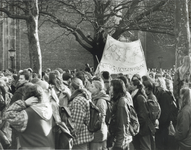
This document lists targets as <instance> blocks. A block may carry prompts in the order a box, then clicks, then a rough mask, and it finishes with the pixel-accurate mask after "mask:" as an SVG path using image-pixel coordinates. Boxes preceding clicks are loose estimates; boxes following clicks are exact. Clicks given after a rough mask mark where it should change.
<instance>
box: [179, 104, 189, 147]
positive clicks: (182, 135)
mask: <svg viewBox="0 0 191 150" xmlns="http://www.w3.org/2000/svg"><path fill="white" fill-rule="evenodd" d="M175 138H176V139H177V140H178V141H179V142H180V144H181V145H182V146H183V147H187V148H190V149H191V106H190V105H186V106H184V107H183V108H182V109H181V110H180V111H179V113H178V119H177V126H176V133H175Z"/></svg>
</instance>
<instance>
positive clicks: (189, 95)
mask: <svg viewBox="0 0 191 150" xmlns="http://www.w3.org/2000/svg"><path fill="white" fill-rule="evenodd" d="M180 95H182V104H181V108H183V107H184V106H186V105H191V89H190V88H188V87H184V88H182V89H181V90H180Z"/></svg>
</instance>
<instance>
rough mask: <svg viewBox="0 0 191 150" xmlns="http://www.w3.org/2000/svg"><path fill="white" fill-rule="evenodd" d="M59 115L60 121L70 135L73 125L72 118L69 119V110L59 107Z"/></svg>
mask: <svg viewBox="0 0 191 150" xmlns="http://www.w3.org/2000/svg"><path fill="white" fill-rule="evenodd" d="M59 114H60V117H61V121H63V122H64V123H65V124H66V126H67V127H68V129H69V130H70V132H71V133H72V132H73V130H74V124H73V123H72V118H71V112H70V109H69V108H68V107H67V106H60V107H59Z"/></svg>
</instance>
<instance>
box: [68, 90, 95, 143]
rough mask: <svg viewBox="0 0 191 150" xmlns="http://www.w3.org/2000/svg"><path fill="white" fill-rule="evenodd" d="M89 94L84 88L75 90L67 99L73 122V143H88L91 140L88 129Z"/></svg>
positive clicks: (91, 134)
mask: <svg viewBox="0 0 191 150" xmlns="http://www.w3.org/2000/svg"><path fill="white" fill-rule="evenodd" d="M89 98H90V97H89V95H88V93H87V91H86V90H85V89H84V90H83V89H80V90H76V91H75V92H74V93H73V94H72V96H71V99H70V101H69V109H70V111H71V118H72V123H73V124H74V131H73V132H72V135H73V136H74V145H79V144H85V143H89V142H90V141H92V140H93V138H94V136H93V133H90V132H89V131H88V128H87V125H88V124H89V121H90V103H89V100H90V99H89Z"/></svg>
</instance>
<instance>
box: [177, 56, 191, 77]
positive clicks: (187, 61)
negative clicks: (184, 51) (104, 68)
mask: <svg viewBox="0 0 191 150" xmlns="http://www.w3.org/2000/svg"><path fill="white" fill-rule="evenodd" d="M190 62H191V61H190V56H185V57H184V58H183V63H182V65H181V66H180V69H179V72H180V74H179V75H180V79H181V80H184V79H185V78H186V74H187V72H189V73H191V67H190Z"/></svg>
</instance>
